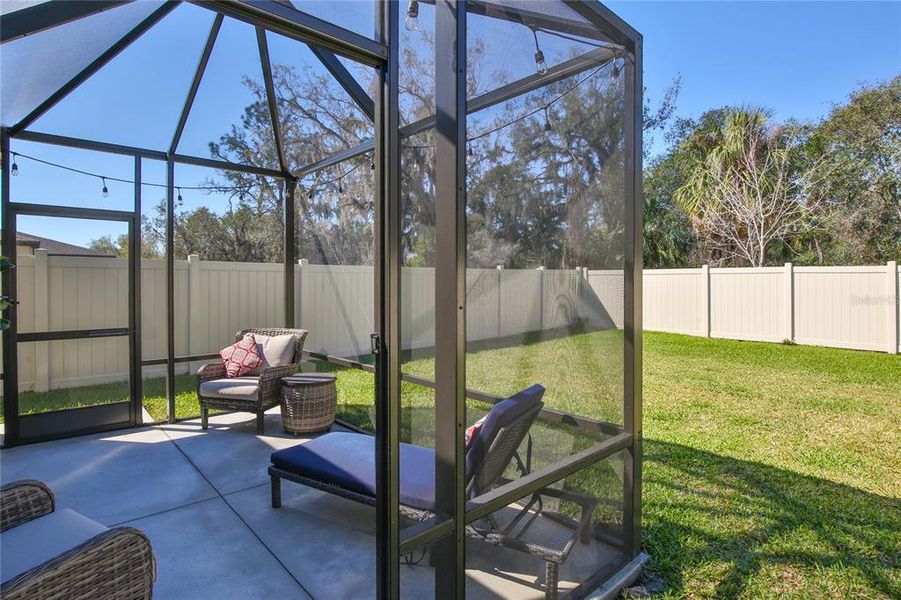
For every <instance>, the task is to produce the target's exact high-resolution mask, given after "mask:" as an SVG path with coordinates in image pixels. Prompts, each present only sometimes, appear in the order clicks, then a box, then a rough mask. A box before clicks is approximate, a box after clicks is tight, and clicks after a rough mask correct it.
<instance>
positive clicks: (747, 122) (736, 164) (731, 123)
mask: <svg viewBox="0 0 901 600" xmlns="http://www.w3.org/2000/svg"><path fill="white" fill-rule="evenodd" d="M717 116H719V117H720V118H714V119H711V120H710V121H708V122H707V123H706V124H704V125H702V127H701V128H700V129H699V130H698V131H696V132H695V133H694V134H693V135H692V136H690V137H689V138H688V140H687V141H686V142H685V144H684V145H683V148H682V150H683V152H684V154H686V155H687V156H688V160H687V162H688V167H689V168H688V176H687V177H686V180H685V183H684V184H683V185H682V186H681V187H680V188H679V189H677V190H676V193H675V194H674V195H673V201H674V202H675V204H676V206H678V207H679V208H681V209H682V210H683V211H684V212H685V213H686V214H688V215H689V216H691V217H692V218H698V217H701V216H702V215H701V206H702V205H703V204H704V202H705V201H706V200H707V199H708V198H709V197H710V195H711V192H712V190H713V187H714V186H715V184H716V178H715V176H714V174H715V173H723V172H730V171H731V172H733V173H735V172H736V171H739V170H741V169H742V157H743V156H744V155H745V152H746V150H747V149H748V148H749V146H750V145H751V144H752V143H753V141H755V140H760V139H761V138H763V137H766V134H767V123H768V122H769V120H770V118H771V117H772V111H770V110H769V109H766V108H763V107H759V106H751V107H740V108H728V109H726V111H725V112H723V113H721V115H717Z"/></svg>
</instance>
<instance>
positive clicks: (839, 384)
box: [23, 332, 901, 599]
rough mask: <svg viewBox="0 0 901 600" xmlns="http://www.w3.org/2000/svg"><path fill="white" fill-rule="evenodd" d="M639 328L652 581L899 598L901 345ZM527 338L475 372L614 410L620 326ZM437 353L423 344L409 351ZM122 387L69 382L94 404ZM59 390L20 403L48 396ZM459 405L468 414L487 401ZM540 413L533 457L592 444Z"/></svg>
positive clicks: (183, 382)
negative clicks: (895, 349)
mask: <svg viewBox="0 0 901 600" xmlns="http://www.w3.org/2000/svg"><path fill="white" fill-rule="evenodd" d="M644 340H645V350H644V361H643V362H644V436H645V446H644V448H645V463H644V513H643V517H642V521H643V526H644V540H643V543H644V547H645V550H646V551H647V552H648V553H649V554H650V556H651V560H650V563H649V565H648V569H647V572H648V573H650V574H653V575H655V576H656V578H657V579H659V580H660V581H662V586H661V587H662V591H661V592H660V596H661V597H662V598H666V599H670V598H774V597H788V598H838V597H841V598H897V597H901V358H899V357H897V356H888V355H885V354H878V353H872V352H855V351H848V350H836V349H829V348H814V347H807V346H788V345H780V344H764V343H752V342H736V341H728V340H707V339H703V338H693V337H687V336H681V335H675V334H663V333H653V332H649V333H646V334H645V338H644ZM523 341H524V344H521V345H517V346H512V347H511V346H509V345H507V346H500V345H498V346H487V345H486V346H481V347H478V348H473V349H472V352H471V353H470V354H469V355H468V357H467V384H468V386H469V387H475V388H478V389H481V390H484V391H488V392H494V393H497V394H499V395H500V394H505V393H509V392H510V391H511V390H515V389H518V388H522V387H525V386H526V385H529V384H531V383H533V382H535V381H540V382H542V383H543V384H544V385H545V386H546V387H547V388H548V390H549V393H548V396H547V399H546V401H547V403H548V405H549V406H551V407H553V408H557V409H560V410H565V411H568V412H575V413H578V414H582V415H586V416H592V417H596V418H600V419H604V420H608V421H613V422H621V419H622V414H621V407H620V406H619V403H618V402H617V398H619V397H621V393H622V392H621V387H620V386H621V383H620V378H621V369H622V351H621V344H622V340H621V338H620V337H619V336H618V335H617V334H616V333H615V332H595V333H576V334H574V335H571V336H566V337H559V338H544V339H536V338H532V339H527V340H523ZM317 368H322V369H334V367H331V366H330V365H317ZM433 368H434V364H433V361H432V360H431V359H430V358H429V357H428V356H422V357H416V359H415V360H414V359H410V360H409V361H408V362H406V363H405V366H404V370H405V372H408V373H413V374H418V375H425V376H431V374H432V371H433ZM340 371H341V374H340V376H339V378H338V382H339V402H340V406H339V411H340V414H341V416H342V417H343V418H345V419H346V420H349V421H351V422H354V423H356V424H358V425H360V426H362V427H366V428H371V427H372V420H373V418H374V413H373V408H372V390H373V381H372V376H371V375H370V374H368V373H365V372H362V371H357V370H340ZM144 387H145V406H146V407H147V409H148V411H150V413H151V415H153V416H154V418H164V417H165V401H164V399H163V392H164V390H163V382H162V380H145V382H144ZM114 389H115V386H112V387H109V389H108V386H95V387H94V388H90V389H89V388H84V389H82V390H79V391H78V393H77V397H78V398H80V399H81V400H79V401H88V399H90V398H94V399H95V400H94V403H96V398H98V397H110V396H111V394H112V395H113V396H115V393H114V392H111V390H114ZM177 389H178V390H179V393H178V398H177V403H176V411H177V414H178V415H179V416H193V415H196V414H197V413H198V412H199V411H198V408H197V402H196V397H195V396H194V392H193V389H194V380H193V377H191V376H184V377H179V378H178V382H177ZM120 392H121V389H120ZM54 393H55V392H51V393H50V394H43V395H40V394H33V395H31V399H30V400H29V402H31V404H32V405H33V406H35V407H50V406H52V405H53V403H54ZM25 396H26V395H25V394H23V398H24V397H25ZM119 397H121V396H119ZM69 399H70V400H71V399H72V396H70V397H69ZM432 403H433V392H432V391H431V390H429V389H427V388H424V387H421V386H416V385H412V384H409V383H404V384H403V387H402V408H403V416H402V427H403V437H404V438H405V439H407V440H411V441H414V442H418V443H428V442H429V440H430V439H431V437H432V433H433V425H432V410H431V406H432ZM469 408H470V409H471V413H470V414H469V420H470V421H472V420H474V419H475V418H477V417H478V416H479V415H480V414H481V413H482V412H483V411H484V409H485V406H484V405H480V404H479V403H471V404H470V406H469ZM45 409H46V408H45ZM536 427H538V428H539V430H537V431H535V432H534V433H535V438H536V441H535V445H536V448H535V453H536V455H537V456H538V457H539V466H540V463H541V462H544V461H550V460H555V459H556V458H558V457H560V456H561V455H565V454H569V453H572V452H575V451H578V450H579V449H581V448H583V447H585V445H587V444H588V443H590V441H591V440H590V439H586V438H585V436H584V435H581V434H579V433H578V432H576V431H573V430H569V429H567V428H565V427H563V428H561V427H550V426H547V425H544V424H540V425H536ZM621 469H622V466H621V464H620V463H618V462H617V458H616V457H614V458H613V459H611V460H610V461H606V462H604V463H602V464H600V465H597V466H596V467H595V468H594V469H593V470H592V471H591V472H590V473H583V474H580V475H579V476H578V477H577V478H573V480H571V481H569V482H567V484H568V485H570V486H572V487H580V488H589V489H591V490H592V491H593V492H594V493H596V494H598V495H606V496H608V497H612V496H613V495H615V493H616V490H617V487H618V475H617V474H618V473H619V474H620V475H621ZM602 518H603V519H607V520H614V521H615V520H616V519H617V518H618V516H617V515H616V514H609V513H608V514H604V515H602Z"/></svg>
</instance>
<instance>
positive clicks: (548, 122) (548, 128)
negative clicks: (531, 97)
mask: <svg viewBox="0 0 901 600" xmlns="http://www.w3.org/2000/svg"><path fill="white" fill-rule="evenodd" d="M547 108H548V107H547V106H545V107H544V130H545V131H553V130H554V128H553V127H551V120H550V118H549V117H548V113H547Z"/></svg>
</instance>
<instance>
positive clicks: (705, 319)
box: [701, 265, 711, 338]
mask: <svg viewBox="0 0 901 600" xmlns="http://www.w3.org/2000/svg"><path fill="white" fill-rule="evenodd" d="M710 304H711V303H710V265H701V332H702V335H703V336H704V337H708V338H709V337H710Z"/></svg>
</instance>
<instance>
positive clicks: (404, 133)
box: [294, 48, 622, 177]
mask: <svg viewBox="0 0 901 600" xmlns="http://www.w3.org/2000/svg"><path fill="white" fill-rule="evenodd" d="M620 52H622V51H621V50H619V49H617V48H597V49H595V50H591V51H589V52H586V53H584V54H581V55H579V56H577V57H575V58H571V59H569V60H567V61H565V62H562V63H560V64H558V65H554V66H553V67H551V68H549V69H548V70H547V71H546V72H545V73H544V74H541V73H534V74H532V75H529V76H528V77H523V78H522V79H519V80H517V81H513V82H511V83H508V84H507V85H504V86H501V87H499V88H496V89H494V90H491V91H489V92H486V93H484V94H481V95H479V96H476V97H475V98H472V99H470V100H468V101H467V102H466V113H467V114H471V113H475V112H478V111H480V110H484V109H486V108H490V107H492V106H495V105H497V104H501V103H503V102H506V101H507V100H510V99H512V98H516V97H517V96H521V95H523V94H527V93H529V92H533V91H535V90H537V89H540V88H542V87H544V86H546V85H549V84H551V83H554V82H556V81H560V80H561V79H566V78H567V77H572V76H573V75H577V74H579V73H582V72H585V71H587V70H589V69H592V68H594V67H598V66H600V65H603V64H604V63H606V62H608V61H610V60H612V59H613V58H615V57H616V56H617V55H619V53H620ZM434 126H435V115H431V116H429V117H425V118H423V119H420V120H418V121H414V122H412V123H408V124H407V125H404V126H403V127H401V128H400V137H402V138H403V137H409V136H411V135H415V134H417V133H421V132H423V131H427V130H428V129H431V128H432V127H434ZM373 148H374V144H373V141H372V140H367V141H365V142H361V143H359V144H357V145H356V146H353V147H352V148H348V149H346V150H342V151H340V152H337V153H335V154H333V155H331V156H328V157H326V158H323V159H322V160H319V161H316V162H314V163H310V164H309V165H306V166H305V167H303V168H301V169H298V170H297V171H296V172H295V173H294V175H295V176H296V177H303V176H304V175H308V174H310V173H315V172H316V171H319V170H321V169H325V168H328V167H331V166H334V165H337V164H340V163H342V162H344V161H345V160H348V159H350V158H353V157H355V156H360V155H361V154H366V153H367V152H371V151H372V149H373Z"/></svg>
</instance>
